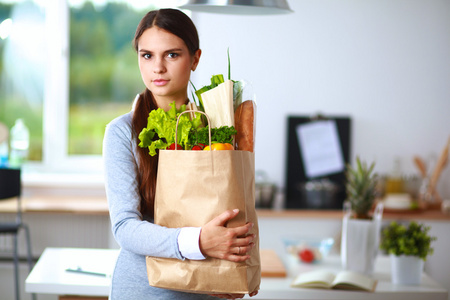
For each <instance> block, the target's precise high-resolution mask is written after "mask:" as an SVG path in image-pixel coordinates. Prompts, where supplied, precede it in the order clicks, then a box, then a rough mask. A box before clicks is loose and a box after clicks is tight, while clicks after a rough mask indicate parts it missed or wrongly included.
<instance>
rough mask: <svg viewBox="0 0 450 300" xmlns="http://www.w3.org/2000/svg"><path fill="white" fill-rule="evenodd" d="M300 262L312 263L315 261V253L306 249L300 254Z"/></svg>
mask: <svg viewBox="0 0 450 300" xmlns="http://www.w3.org/2000/svg"><path fill="white" fill-rule="evenodd" d="M298 256H299V257H300V260H301V261H303V262H305V263H311V262H313V261H314V252H313V251H312V250H311V249H308V248H304V249H302V250H300V251H299V252H298Z"/></svg>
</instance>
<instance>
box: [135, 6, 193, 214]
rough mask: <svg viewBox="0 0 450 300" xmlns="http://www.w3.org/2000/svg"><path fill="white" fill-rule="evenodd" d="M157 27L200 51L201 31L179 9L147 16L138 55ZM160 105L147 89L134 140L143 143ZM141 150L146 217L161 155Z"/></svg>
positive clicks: (142, 96)
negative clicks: (146, 35)
mask: <svg viewBox="0 0 450 300" xmlns="http://www.w3.org/2000/svg"><path fill="white" fill-rule="evenodd" d="M153 26H156V27H159V28H161V29H164V30H166V31H168V32H170V33H172V34H174V35H176V36H178V37H179V38H181V39H182V40H183V41H184V42H185V44H186V46H187V48H188V49H189V53H190V54H191V55H194V54H195V52H196V51H197V50H198V49H199V48H200V45H199V38H198V33H197V29H196V28H195V25H194V23H193V22H192V20H191V19H190V18H189V17H188V16H186V15H185V14H184V13H183V12H181V11H179V10H176V9H160V10H154V11H150V12H149V13H147V14H146V15H145V16H144V17H143V18H142V20H141V22H140V23H139V25H138V27H137V29H136V34H135V36H134V40H133V45H134V48H135V50H136V52H138V49H139V39H140V37H141V35H142V34H143V33H144V31H145V30H147V29H149V28H151V27H153ZM157 108H158V106H157V104H156V102H155V100H154V98H153V96H152V93H151V92H150V90H148V89H145V90H144V91H143V92H142V93H141V94H140V95H139V98H138V100H137V102H136V105H135V108H134V114H133V119H132V126H133V138H134V139H136V142H137V143H136V144H137V145H138V144H139V140H138V137H139V133H140V132H141V131H142V129H143V128H144V127H147V118H148V115H149V113H150V112H151V111H152V110H153V109H157ZM136 147H137V155H138V160H139V165H138V170H139V177H138V178H139V193H140V196H141V202H140V209H139V210H140V212H141V214H142V215H143V216H149V217H153V214H154V201H155V192H156V176H157V172H158V155H155V156H150V155H149V154H148V149H147V148H140V147H139V146H136Z"/></svg>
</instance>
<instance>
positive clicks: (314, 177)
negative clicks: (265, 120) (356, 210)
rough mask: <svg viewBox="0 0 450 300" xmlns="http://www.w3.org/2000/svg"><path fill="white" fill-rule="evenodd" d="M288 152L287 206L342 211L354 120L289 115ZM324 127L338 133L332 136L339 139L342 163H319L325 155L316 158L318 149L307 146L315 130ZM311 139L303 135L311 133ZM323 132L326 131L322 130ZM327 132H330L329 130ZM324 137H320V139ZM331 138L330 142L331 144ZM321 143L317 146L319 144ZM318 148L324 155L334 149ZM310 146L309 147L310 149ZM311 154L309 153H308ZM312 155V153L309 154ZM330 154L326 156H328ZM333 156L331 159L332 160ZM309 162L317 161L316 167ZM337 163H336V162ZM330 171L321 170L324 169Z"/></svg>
mask: <svg viewBox="0 0 450 300" xmlns="http://www.w3.org/2000/svg"><path fill="white" fill-rule="evenodd" d="M287 123H288V124H287V125H288V126H287V145H286V146H287V147H286V149H287V153H286V174H285V207H286V208H302V209H342V205H343V203H344V200H345V198H346V192H345V181H346V180H345V166H346V165H347V164H348V163H349V162H350V142H351V119H350V117H347V116H326V117H323V116H320V115H318V116H314V117H311V116H288V118H287ZM319 125H323V126H322V127H323V128H327V130H328V129H329V131H330V130H331V132H333V130H334V132H335V134H334V135H332V136H331V137H333V136H334V137H335V140H336V150H337V151H336V153H337V154H336V155H335V156H336V157H337V158H339V160H338V161H340V163H337V164H336V163H333V160H331V162H329V160H326V161H322V162H320V161H318V160H319V159H320V158H321V156H320V155H316V157H314V154H315V152H314V148H313V147H309V145H305V143H311V140H313V141H312V142H313V144H314V140H315V137H316V136H315V135H314V132H313V131H311V130H309V129H310V128H312V127H315V128H316V129H320V128H321V126H319ZM306 129H308V132H310V133H312V135H311V134H309V137H310V138H309V139H308V138H305V136H307V135H304V134H303V133H304V132H307V131H306ZM322 132H323V130H322ZM325 132H327V131H326V130H325ZM319 138H320V137H319V136H318V135H317V139H319ZM329 140H330V139H327V141H329ZM316 144H317V143H316ZM322 144H323V143H322ZM320 145H321V144H320V143H319V148H316V149H317V150H318V151H316V152H320V151H322V150H328V149H329V148H330V147H329V146H327V145H324V146H323V147H321V148H320ZM306 146H308V147H306ZM308 151H309V152H308ZM308 153H312V156H311V154H309V156H308ZM324 155H326V153H324ZM328 158H329V157H327V159H328ZM308 160H315V165H316V166H318V164H317V163H321V165H320V164H319V167H315V168H314V167H313V166H314V165H313V163H312V162H311V161H308ZM334 161H336V160H334ZM321 166H322V167H325V168H328V170H322V171H321V170H320V167H321Z"/></svg>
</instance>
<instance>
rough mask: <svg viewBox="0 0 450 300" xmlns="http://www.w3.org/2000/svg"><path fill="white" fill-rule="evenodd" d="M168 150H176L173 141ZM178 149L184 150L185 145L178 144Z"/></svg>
mask: <svg viewBox="0 0 450 300" xmlns="http://www.w3.org/2000/svg"><path fill="white" fill-rule="evenodd" d="M166 149H167V150H175V143H172V144H171V145H170V146H169V147H167V148H166ZM177 150H183V147H181V146H180V145H178V144H177Z"/></svg>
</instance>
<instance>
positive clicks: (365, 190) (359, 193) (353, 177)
mask: <svg viewBox="0 0 450 300" xmlns="http://www.w3.org/2000/svg"><path fill="white" fill-rule="evenodd" d="M356 163H357V168H356V169H353V168H352V167H351V166H350V165H347V171H346V174H345V175H346V179H347V183H346V190H347V201H348V202H349V203H350V207H351V210H352V212H353V213H354V217H355V218H357V219H369V218H370V216H369V211H370V210H371V208H372V206H373V203H374V201H375V195H376V186H377V177H378V175H377V174H376V173H373V169H374V167H375V162H373V163H372V164H371V165H370V167H368V166H367V164H366V163H364V162H361V161H360V159H359V157H357V158H356Z"/></svg>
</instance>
